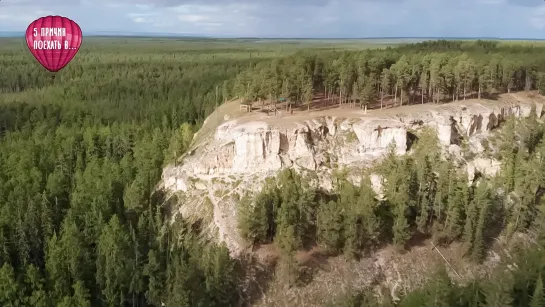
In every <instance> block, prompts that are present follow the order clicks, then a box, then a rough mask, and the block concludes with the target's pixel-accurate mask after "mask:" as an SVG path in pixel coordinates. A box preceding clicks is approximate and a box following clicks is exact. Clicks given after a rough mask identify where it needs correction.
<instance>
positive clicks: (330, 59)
mask: <svg viewBox="0 0 545 307" xmlns="http://www.w3.org/2000/svg"><path fill="white" fill-rule="evenodd" d="M210 44H211V43H205V42H204V43H203V42H195V43H184V44H178V43H176V42H169V41H163V42H162V43H161V44H158V43H153V44H151V43H149V42H148V43H146V42H141V41H139V42H131V41H130V40H127V43H119V44H116V43H114V42H110V41H106V42H102V43H101V41H100V40H97V41H96V42H94V43H92V44H91V43H89V44H85V45H84V46H83V47H82V49H81V50H80V52H79V53H78V55H77V56H76V58H75V59H74V61H72V62H71V63H70V65H68V66H67V67H66V68H65V69H63V70H62V71H61V72H59V73H58V74H57V75H56V78H55V79H54V80H53V79H52V78H51V74H49V73H47V72H45V71H44V70H43V69H41V68H40V67H39V66H38V64H37V63H36V62H35V61H34V59H32V57H31V55H30V54H28V52H26V49H25V48H26V46H23V45H17V44H14V43H13V44H12V43H10V44H6V45H4V44H2V45H1V47H0V70H1V73H0V306H39V307H53V306H63V307H64V306H66V307H68V306H70V307H73V306H75V307H84V306H157V307H159V306H163V304H164V305H165V306H169V307H170V306H239V305H245V304H247V303H249V298H248V297H249V294H248V293H246V292H245V291H244V287H243V286H242V285H243V281H244V276H245V275H244V274H245V270H246V269H248V268H247V267H244V265H243V264H244V263H242V262H241V261H239V260H236V259H231V258H230V257H229V254H228V251H227V249H226V248H225V247H224V246H216V245H214V244H206V245H205V244H203V243H202V240H200V239H199V236H198V233H195V231H194V230H193V228H192V227H191V225H188V224H187V222H186V221H184V220H183V219H182V218H180V219H178V220H177V222H176V223H175V224H174V225H171V224H170V217H171V211H172V210H175V208H176V207H175V206H176V205H177V204H173V203H171V202H167V201H166V199H165V196H164V194H163V192H162V191H157V190H156V186H157V183H158V182H159V181H160V180H161V173H162V168H163V166H164V165H166V164H167V163H168V162H170V161H172V160H173V159H175V158H176V157H179V156H180V155H181V154H182V153H183V152H185V151H186V150H187V149H188V148H189V146H190V143H191V141H192V137H193V133H194V132H195V131H196V130H197V129H198V128H199V127H200V125H201V124H202V122H203V120H204V119H205V118H206V116H207V115H209V114H210V113H211V112H212V111H213V110H214V108H215V106H216V105H217V104H218V103H221V101H224V100H228V99H231V98H233V97H235V96H240V97H246V98H248V99H252V100H254V99H255V100H257V99H259V98H263V99H268V98H269V97H281V96H286V97H289V98H290V99H292V100H293V101H295V102H297V103H303V102H307V101H308V99H309V96H310V94H309V93H312V92H311V90H312V89H314V90H315V91H318V92H320V91H323V92H324V93H325V94H326V95H327V96H332V97H339V98H341V97H342V99H339V101H340V102H341V103H347V102H349V101H348V99H349V98H348V97H356V98H358V99H359V100H360V101H361V102H362V103H363V104H367V103H369V102H371V101H372V99H375V100H377V99H380V97H383V96H384V97H386V96H388V95H389V96H393V97H395V98H394V99H397V102H398V103H399V104H402V103H403V104H406V103H409V102H410V103H417V102H421V101H422V99H424V101H431V100H434V101H436V102H437V101H441V100H443V99H446V100H450V99H452V98H456V97H462V96H463V95H464V91H465V94H466V95H469V96H470V95H473V96H478V95H479V92H480V93H481V95H493V93H494V92H495V91H500V92H507V91H509V90H513V91H514V90H520V89H535V88H538V89H541V84H542V79H543V77H542V76H543V72H544V71H545V70H544V69H545V67H544V65H543V64H544V63H545V62H544V61H543V60H544V59H545V53H544V52H543V51H545V48H543V47H540V46H539V45H528V46H525V45H519V44H503V43H495V42H446V41H442V42H426V43H420V44H415V45H407V46H401V47H399V48H387V49H382V50H363V51H354V52H344V51H335V50H331V49H327V50H319V49H312V50H307V51H304V52H299V53H297V54H293V51H294V49H289V50H285V51H279V50H265V49H258V50H249V49H243V48H240V43H237V45H229V44H225V45H213V47H211V45H210ZM158 45H159V46H160V47H157V46H158ZM267 48H269V47H267ZM216 93H217V95H216ZM469 96H468V97H469ZM335 99H337V98H335ZM350 99H352V98H350ZM390 99H391V97H390ZM337 103H338V101H337ZM508 123H509V125H512V129H509V127H511V126H506V127H507V128H508V129H507V130H505V132H504V133H503V134H502V135H503V137H502V139H500V140H498V144H501V146H503V147H502V148H501V150H502V151H501V152H502V157H501V158H502V163H503V169H502V175H501V176H500V177H498V178H497V179H489V180H487V181H486V182H485V183H483V184H482V185H479V186H478V187H467V189H466V188H465V185H464V184H465V181H464V180H465V179H464V177H463V176H462V175H461V174H452V175H448V176H447V175H444V174H446V173H448V174H451V173H452V172H453V170H452V167H451V166H449V165H448V164H447V163H443V162H441V163H439V161H436V160H434V159H432V156H429V155H431V154H433V152H432V151H430V152H429V153H427V154H426V155H420V156H417V157H415V159H418V160H413V159H411V158H393V157H390V158H389V159H387V160H386V161H389V162H388V163H392V165H391V167H388V172H387V173H385V174H386V175H388V176H390V177H391V178H393V180H392V181H391V184H390V185H389V186H388V187H387V189H388V193H390V200H389V202H388V203H380V202H377V201H375V200H374V199H373V198H372V196H373V195H372V193H371V191H370V190H369V189H368V188H367V187H366V186H362V187H354V186H351V185H349V184H348V183H346V181H343V180H340V181H339V183H340V184H339V190H338V191H337V192H333V194H334V195H330V196H329V198H328V199H327V202H325V199H324V201H322V202H320V201H319V200H318V201H316V198H314V196H313V194H312V193H313V190H312V189H310V187H306V186H305V185H304V181H303V184H299V183H296V184H293V185H292V188H293V190H295V191H296V192H294V194H292V195H291V194H290V195H281V194H280V195H279V194H278V191H277V189H275V187H274V185H273V184H272V183H271V184H269V185H267V186H266V187H265V188H264V190H263V192H262V193H261V194H259V195H258V197H259V198H256V199H255V200H259V201H260V203H262V204H264V205H265V206H260V207H252V206H249V205H248V204H249V203H250V201H251V199H250V200H249V199H248V198H244V199H242V200H241V204H240V208H241V211H242V212H243V213H244V214H241V230H242V231H243V232H244V234H245V236H246V237H247V238H248V239H251V240H255V241H256V242H274V243H275V244H279V245H280V246H281V247H282V249H283V250H284V251H285V254H286V255H285V256H284V257H283V258H284V259H287V261H284V262H282V265H281V268H280V269H285V268H287V269H286V271H287V272H288V273H289V274H287V275H286V276H288V277H289V278H288V280H286V284H289V285H291V286H294V287H297V286H299V283H298V272H299V271H298V270H299V268H298V265H297V263H294V262H293V261H290V260H291V259H292V258H291V255H292V253H293V250H294V249H297V248H299V247H301V246H303V245H304V244H306V243H308V242H311V241H316V242H318V243H319V244H323V245H325V246H327V247H328V248H330V249H333V250H336V251H338V252H339V253H341V252H342V253H345V254H346V255H347V256H354V257H358V256H360V255H364V253H365V252H369V251H372V250H373V248H375V246H376V244H377V243H380V242H392V243H395V244H397V245H399V246H403V243H404V242H406V241H407V239H408V238H409V237H410V236H411V235H412V234H413V233H414V232H415V231H416V230H418V231H423V232H426V233H430V234H436V235H437V238H444V239H442V240H446V241H448V240H453V239H457V240H464V241H465V242H467V243H468V244H469V246H470V251H471V252H470V256H471V259H473V260H474V261H480V260H481V259H482V257H483V255H484V252H485V251H486V248H487V242H488V239H489V234H488V233H487V232H486V231H485V230H483V229H486V227H485V225H489V223H494V222H498V223H500V224H501V225H502V229H505V233H506V234H510V233H514V232H528V231H529V230H532V231H534V232H536V233H541V230H540V229H541V224H542V223H541V221H542V220H543V218H542V211H541V209H542V203H541V201H540V198H539V197H537V196H538V195H540V193H538V192H540V191H541V187H543V173H544V172H543V171H541V170H542V169H543V167H544V164H543V161H542V158H541V157H543V155H545V153H544V152H543V148H544V146H543V140H542V139H543V126H542V124H541V123H539V119H538V118H537V117H535V116H534V117H533V118H531V119H529V120H528V121H515V120H511V121H509V122H508ZM513 127H514V128H513ZM514 131H516V132H517V133H514ZM513 133H514V134H513ZM415 146H416V145H415ZM415 148H418V147H415ZM426 157H427V158H426ZM428 160H429V161H428ZM432 161H433V162H434V163H435V164H434V163H431V162H432ZM428 162H430V163H429V165H428V164H427V163H428ZM411 163H413V164H414V165H412V166H411V165H410V164H411ZM422 163H423V164H422ZM416 165H418V166H423V165H425V166H426V167H420V168H416ZM432 170H433V172H432ZM436 172H437V173H439V174H443V175H439V176H438V177H434V176H432V174H435V173H436ZM403 176H411V177H410V178H411V180H402V179H401V178H405V177H403ZM294 178H297V177H295V174H292V173H284V174H281V175H280V176H279V177H278V178H276V179H272V180H271V181H272V182H274V181H275V180H285V181H288V182H292V181H290V180H294ZM341 179H342V177H341ZM414 185H418V188H415V187H414ZM409 187H410V189H409ZM432 187H434V188H433V189H432ZM448 187H452V188H453V189H454V190H455V191H456V192H454V193H452V190H451V189H450V188H448ZM498 187H501V188H503V189H504V190H505V191H506V193H515V194H517V195H520V197H519V199H518V200H517V202H516V203H515V204H514V205H513V207H512V208H510V209H509V210H507V211H506V212H501V210H500V209H501V208H502V207H501V205H500V204H501V200H502V199H504V198H505V197H504V198H502V197H500V199H498V196H497V195H496V194H495V193H496V191H497V189H498ZM413 188H414V189H413ZM536 189H537V190H536ZM446 191H449V192H448V193H447V192H446ZM392 193H393V194H392ZM275 197H278V198H275ZM271 198H272V200H270V199H271ZM269 204H275V205H277V206H276V207H275V208H276V209H275V210H276V211H274V210H272V211H271V209H270V206H269ZM440 204H443V205H442V206H441V205H440ZM278 206H279V207H278ZM338 206H344V207H346V208H349V209H350V210H352V211H346V212H347V213H343V215H341V214H339V212H338V211H337V208H338ZM256 208H257V209H256ZM258 209H259V210H262V211H255V210H258ZM293 212H298V213H304V214H300V215H298V217H297V218H294V216H293ZM264 217H266V219H265V218H264ZM361 221H366V223H365V224H362V223H361ZM370 221H375V222H373V223H371V222H370ZM363 226H365V227H363ZM415 229H416V230H415ZM542 251H543V249H541V250H540V249H537V248H536V249H532V251H528V252H524V251H522V252H520V254H521V255H520V258H519V261H518V262H517V263H518V264H519V266H518V270H516V271H515V272H514V273H512V274H511V273H509V274H511V275H509V274H507V273H506V274H507V275H501V277H498V278H494V279H492V280H490V281H488V280H484V281H482V282H481V281H478V282H476V283H475V285H472V286H467V287H463V288H461V286H457V285H454V284H453V283H452V282H451V281H450V280H449V279H448V278H446V277H445V276H444V274H443V275H438V277H437V278H436V279H432V282H430V285H429V287H426V288H424V289H422V292H417V293H414V294H408V295H406V297H405V298H404V299H403V302H404V303H403V304H405V305H403V306H483V305H485V306H509V305H516V306H530V305H531V306H542V305H543V303H542V299H543V277H542V275H541V274H542V272H543V268H544V263H545V261H544V260H545V259H544V256H545V253H543V252H542ZM502 272H503V271H502ZM502 274H503V273H502ZM498 276H499V275H498ZM422 293H424V294H425V295H422ZM465 298H467V299H465ZM369 300H370V298H369V295H368V293H367V292H362V293H361V294H360V293H357V294H355V295H352V296H350V297H349V298H346V299H344V300H343V302H340V303H339V304H337V306H339V305H342V304H345V303H346V304H345V306H369V305H374V304H375V303H376V302H373V303H365V302H368V301H369ZM410 302H412V305H411V303H410ZM377 304H378V303H377ZM384 304H387V303H384Z"/></svg>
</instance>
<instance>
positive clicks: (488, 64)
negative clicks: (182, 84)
mask: <svg viewBox="0 0 545 307" xmlns="http://www.w3.org/2000/svg"><path fill="white" fill-rule="evenodd" d="M544 51H545V48H543V47H524V46H516V47H512V46H509V45H507V46H505V45H500V44H499V43H498V42H486V41H476V42H462V41H437V42H423V43H419V44H412V45H406V46H402V47H399V48H387V49H386V50H365V51H361V52H342V53H339V52H337V53H333V52H331V53H319V54H316V53H311V52H299V53H297V54H295V55H293V56H290V57H287V58H284V59H274V60H272V61H269V62H262V63H260V64H258V65H257V66H256V67H254V68H252V69H250V70H248V71H244V72H242V73H241V74H240V75H238V77H237V79H236V81H235V84H234V85H233V94H234V95H236V96H239V97H245V98H246V99H248V100H252V101H256V100H259V99H261V100H265V99H268V100H274V101H276V99H278V98H279V97H283V98H289V99H290V100H291V101H292V102H295V103H309V102H311V101H312V99H313V97H315V96H316V95H317V94H318V93H322V94H324V95H325V98H326V99H328V100H329V101H330V102H332V101H336V103H339V104H343V103H351V102H352V103H355V102H359V103H360V104H361V105H362V106H365V107H367V105H369V104H372V103H375V102H377V103H379V102H380V106H381V107H382V106H383V104H384V102H385V100H386V99H393V100H394V103H395V104H399V105H403V104H413V103H425V102H436V103H437V102H440V101H454V100H459V99H466V98H470V97H474V98H481V97H482V96H483V95H486V96H487V97H490V96H491V95H492V94H495V93H499V92H500V93H502V92H510V91H518V90H530V89H544V83H543V82H544V80H545V79H544V78H543V72H545V56H544ZM334 103H335V102H334Z"/></svg>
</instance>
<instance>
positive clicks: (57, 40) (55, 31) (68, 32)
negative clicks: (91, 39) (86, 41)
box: [26, 16, 82, 72]
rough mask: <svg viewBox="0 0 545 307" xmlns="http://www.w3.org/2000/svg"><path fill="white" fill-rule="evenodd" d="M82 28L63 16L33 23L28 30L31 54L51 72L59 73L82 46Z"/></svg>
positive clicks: (43, 18)
mask: <svg viewBox="0 0 545 307" xmlns="http://www.w3.org/2000/svg"><path fill="white" fill-rule="evenodd" d="M81 39H82V33H81V28H80V27H79V26H78V24H77V23H75V22H74V21H72V20H70V19H68V18H66V17H62V16H46V17H42V18H39V19H36V20H35V21H33V22H32V23H31V24H30V25H29V26H28V28H27V30H26V42H27V45H28V49H29V50H30V53H32V55H33V56H34V57H35V58H36V60H38V62H39V63H40V64H42V66H43V67H45V69H47V70H49V71H50V72H58V71H59V70H61V69H63V68H64V67H65V66H66V65H67V64H68V63H70V61H71V60H72V59H73V58H74V56H75V55H76V53H77V52H78V50H79V47H80V46H81Z"/></svg>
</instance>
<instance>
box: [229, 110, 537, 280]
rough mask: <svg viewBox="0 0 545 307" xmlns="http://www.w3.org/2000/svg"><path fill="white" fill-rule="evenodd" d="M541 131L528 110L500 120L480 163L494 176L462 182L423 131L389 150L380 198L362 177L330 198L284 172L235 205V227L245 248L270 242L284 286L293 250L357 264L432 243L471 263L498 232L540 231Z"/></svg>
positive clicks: (341, 184) (340, 182) (381, 168)
mask: <svg viewBox="0 0 545 307" xmlns="http://www.w3.org/2000/svg"><path fill="white" fill-rule="evenodd" d="M544 131H545V126H544V125H543V123H542V122H540V121H538V119H537V115H536V114H535V110H534V111H533V112H532V114H531V116H530V117H528V118H526V119H515V118H509V119H507V121H506V122H505V123H504V128H503V129H502V130H501V131H500V132H498V135H497V136H496V137H495V138H494V139H493V140H492V144H491V145H489V146H490V148H498V150H497V151H492V150H491V152H490V153H489V154H491V155H494V156H495V157H496V158H497V159H500V160H501V162H502V169H501V172H500V174H499V175H497V176H496V177H493V178H485V177H481V178H479V179H478V180H477V181H475V182H468V176H467V173H466V172H465V171H463V168H460V167H459V166H458V165H457V164H455V162H453V161H455V159H450V158H449V159H446V160H443V159H441V157H440V156H441V149H440V147H439V145H438V144H439V142H438V139H437V136H436V134H435V133H434V132H433V131H432V130H427V129H425V130H423V131H422V132H421V133H420V135H419V137H418V140H417V142H416V143H415V145H413V147H412V150H414V151H413V154H411V155H408V156H404V157H398V156H396V155H395V146H394V144H392V146H391V147H390V151H389V152H388V154H387V156H386V157H385V159H384V161H382V162H381V163H380V164H379V165H378V166H376V168H375V169H373V170H371V171H373V172H375V173H376V174H380V175H381V176H382V178H383V181H384V184H383V188H384V196H385V197H384V199H381V198H380V197H378V196H377V195H376V194H375V192H374V190H373V189H372V188H371V181H370V179H369V177H368V174H364V175H362V180H361V183H360V184H359V185H357V186H355V185H353V184H351V183H350V182H349V181H347V180H346V179H345V177H344V175H343V174H342V173H341V174H338V179H337V183H336V192H335V193H334V194H333V195H325V194H324V192H323V191H320V190H316V189H315V188H312V187H311V186H309V185H308V183H306V182H305V179H304V178H301V177H300V176H299V175H297V174H295V173H294V172H293V171H291V170H287V171H284V172H283V173H282V174H281V175H280V176H279V177H278V178H277V180H272V181H270V182H269V183H268V184H267V185H266V186H265V187H264V189H263V190H262V191H261V192H260V193H258V194H257V195H255V197H253V199H250V198H248V197H246V198H244V199H243V201H242V203H241V212H240V221H239V228H240V230H241V233H242V235H243V236H244V237H246V238H247V239H248V240H250V241H251V242H254V243H257V244H259V243H271V242H273V243H275V244H276V245H277V246H278V247H279V248H280V249H281V250H282V251H283V255H284V257H285V258H284V262H285V264H286V265H289V267H290V268H291V271H289V272H288V273H289V274H290V275H286V276H290V279H289V281H290V282H292V283H296V281H297V274H298V271H299V270H298V269H297V267H296V262H295V261H294V260H293V256H294V253H295V251H297V250H298V249H300V248H303V247H305V246H308V245H313V244H316V243H317V244H319V245H321V246H323V247H324V248H326V249H328V250H330V251H333V252H343V253H344V255H345V256H346V257H348V258H358V257H361V256H362V255H364V254H365V253H366V252H368V251H372V250H373V249H374V248H376V247H377V246H379V245H380V244H381V243H393V244H395V245H397V246H399V247H400V248H404V247H406V244H407V243H408V242H409V240H410V239H411V238H412V237H413V236H415V235H417V234H425V235H431V236H433V238H434V240H435V241H436V243H437V244H449V243H451V242H453V241H454V240H461V241H463V242H466V244H465V246H466V248H467V252H466V255H468V257H469V258H470V259H472V260H474V261H477V262H479V261H482V260H483V259H484V258H485V256H486V252H487V247H488V246H489V244H490V243H491V239H492V238H495V237H497V236H498V235H499V234H500V233H501V234H503V235H506V236H510V235H511V234H513V233H515V232H526V231H528V230H532V231H535V229H537V228H539V227H541V224H543V223H542V221H543V218H544V216H543V214H544V213H545V211H543V210H545V206H544V204H543V202H542V201H541V194H542V193H543V190H544V188H545V163H544V162H543V158H542V157H543V156H545V139H544V138H543V132H544ZM536 227H537V228H536Z"/></svg>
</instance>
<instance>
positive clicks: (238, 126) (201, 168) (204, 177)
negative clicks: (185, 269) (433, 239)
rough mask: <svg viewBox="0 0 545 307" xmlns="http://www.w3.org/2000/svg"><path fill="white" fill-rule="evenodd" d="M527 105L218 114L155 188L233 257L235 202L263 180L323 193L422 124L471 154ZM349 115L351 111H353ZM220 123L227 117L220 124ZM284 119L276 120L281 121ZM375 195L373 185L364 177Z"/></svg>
mask: <svg viewBox="0 0 545 307" xmlns="http://www.w3.org/2000/svg"><path fill="white" fill-rule="evenodd" d="M533 105H535V106H536V112H537V114H541V113H542V109H543V106H542V104H539V103H537V104H534V103H533V102H531V103H530V102H521V101H519V102H516V103H505V102H503V103H502V102H499V101H494V102H486V101H482V102H475V101H472V102H471V103H469V102H468V103H466V104H464V103H461V102H460V103H450V104H443V105H429V106H428V105H425V106H426V107H425V108H424V105H422V106H418V107H420V108H414V109H412V108H411V107H412V106H409V107H404V108H399V109H398V110H396V109H391V110H388V112H381V111H378V112H374V111H370V112H369V113H368V114H365V115H363V114H361V115H360V114H352V115H350V116H346V117H341V116H331V115H327V114H324V113H323V112H322V113H320V112H317V113H316V114H313V113H309V115H308V116H306V118H301V117H297V118H295V117H294V119H293V121H290V122H289V125H288V124H284V123H285V122H286V121H287V120H286V118H283V119H282V120H277V121H276V122H275V120H274V119H265V120H253V119H252V120H248V119H246V118H235V119H230V118H234V116H229V117H224V121H223V122H222V123H221V124H220V125H219V126H216V127H215V129H213V130H211V131H210V133H208V135H206V136H204V137H200V138H199V140H196V141H195V145H194V146H193V148H192V149H191V150H190V151H189V153H188V154H186V155H185V156H183V157H182V158H181V159H180V161H179V162H177V164H176V166H174V165H169V166H167V167H166V168H165V169H164V171H163V181H162V185H161V187H162V188H164V189H165V190H167V192H170V193H171V194H175V193H178V192H182V193H183V194H184V197H183V201H180V204H179V208H178V213H180V214H182V215H183V216H184V217H186V218H190V219H191V218H192V219H193V220H198V219H202V220H204V222H205V225H204V227H203V229H206V230H207V232H208V233H209V234H210V237H212V238H215V239H218V240H219V241H220V242H225V243H226V245H227V247H228V248H229V250H230V251H231V253H232V255H233V256H236V255H239V254H240V253H242V252H243V251H244V250H245V249H246V248H247V246H246V245H245V243H244V242H243V240H242V239H241V238H240V237H239V235H238V231H237V229H236V220H237V219H236V207H237V206H236V204H237V202H238V199H239V198H240V196H241V195H243V194H244V193H245V192H246V191H258V190H259V189H260V188H261V186H262V184H263V181H264V179H265V178H266V177H270V176H274V175H275V174H276V173H277V172H278V171H280V170H282V169H284V168H294V169H296V170H298V171H301V172H306V173H309V174H314V175H315V176H316V177H317V178H318V180H316V182H317V184H318V185H319V186H321V187H322V188H324V189H326V190H327V189H331V186H332V183H331V173H332V171H333V170H334V169H337V168H347V169H350V168H359V169H361V168H363V167H366V166H367V165H369V164H370V163H372V162H373V161H375V160H377V159H379V158H380V157H381V156H383V155H384V153H385V152H386V150H387V148H388V146H389V144H390V143H392V142H395V144H396V152H397V154H399V155H402V154H405V153H406V152H407V150H408V149H409V147H410V142H411V141H412V137H413V136H414V135H413V134H412V133H413V132H414V131H417V130H418V129H420V128H422V127H431V128H433V129H435V130H436V131H437V134H438V137H439V140H440V142H441V144H442V145H443V146H444V147H445V148H446V149H449V150H451V151H452V148H453V147H454V149H456V147H459V145H460V142H461V140H462V138H466V139H468V140H469V143H470V145H471V148H472V150H476V151H479V150H481V151H482V146H481V147H479V144H480V143H479V142H478V141H475V140H480V139H482V138H483V137H486V135H487V134H488V133H489V131H490V130H492V129H494V128H496V127H497V126H498V125H499V124H500V123H501V122H502V120H503V119H504V118H505V117H506V116H508V115H515V116H524V117H525V116H528V115H529V114H530V111H531V109H532V106H533ZM353 113H356V112H353ZM225 119H227V120H226V121H225ZM283 122H284V123H283ZM466 166H467V169H468V174H469V176H470V179H471V178H472V177H473V176H474V175H475V173H476V172H481V173H485V174H494V173H495V172H497V171H498V170H499V164H498V162H497V161H493V160H487V159H484V158H479V159H475V160H473V161H468V162H467V164H466ZM372 182H373V187H374V189H375V190H377V191H379V190H380V180H379V179H377V178H372Z"/></svg>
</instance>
